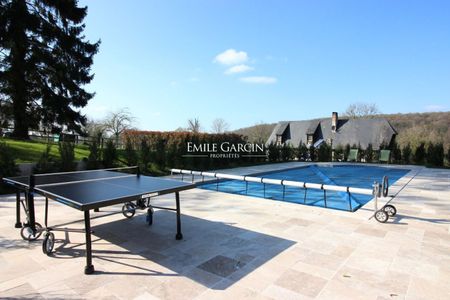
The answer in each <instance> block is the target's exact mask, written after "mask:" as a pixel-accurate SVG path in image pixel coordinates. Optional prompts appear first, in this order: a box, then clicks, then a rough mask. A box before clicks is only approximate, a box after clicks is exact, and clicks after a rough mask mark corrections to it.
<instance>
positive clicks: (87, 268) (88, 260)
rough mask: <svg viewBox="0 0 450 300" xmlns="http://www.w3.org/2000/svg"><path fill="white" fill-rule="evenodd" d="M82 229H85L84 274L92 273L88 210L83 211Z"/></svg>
mask: <svg viewBox="0 0 450 300" xmlns="http://www.w3.org/2000/svg"><path fill="white" fill-rule="evenodd" d="M84 230H85V231H86V266H85V267H84V274H92V273H94V265H93V264H92V242H91V218H90V216H89V210H86V211H85V212H84Z"/></svg>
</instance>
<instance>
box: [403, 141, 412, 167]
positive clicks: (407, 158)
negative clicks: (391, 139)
mask: <svg viewBox="0 0 450 300" xmlns="http://www.w3.org/2000/svg"><path fill="white" fill-rule="evenodd" d="M402 159H403V162H404V163H405V164H409V163H410V162H411V146H410V145H409V143H408V144H407V145H406V146H405V147H403V150H402Z"/></svg>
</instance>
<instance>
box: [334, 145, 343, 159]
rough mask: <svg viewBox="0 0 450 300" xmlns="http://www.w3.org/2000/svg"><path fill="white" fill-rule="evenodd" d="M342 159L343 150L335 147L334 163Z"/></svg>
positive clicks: (340, 146) (339, 146)
mask: <svg viewBox="0 0 450 300" xmlns="http://www.w3.org/2000/svg"><path fill="white" fill-rule="evenodd" d="M343 159H344V148H343V147H342V145H337V147H336V149H334V161H342V160H343Z"/></svg>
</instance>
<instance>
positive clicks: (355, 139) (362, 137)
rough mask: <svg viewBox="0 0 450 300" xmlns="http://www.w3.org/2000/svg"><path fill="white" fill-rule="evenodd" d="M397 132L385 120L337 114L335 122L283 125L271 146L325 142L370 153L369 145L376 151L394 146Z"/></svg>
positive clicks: (276, 130) (333, 114)
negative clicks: (358, 148) (392, 144)
mask: <svg viewBox="0 0 450 300" xmlns="http://www.w3.org/2000/svg"><path fill="white" fill-rule="evenodd" d="M396 134H397V132H396V131H395V129H394V128H393V127H392V125H391V124H390V123H389V122H388V121H387V120H386V119H384V118H342V119H339V117H338V113H337V112H333V113H332V115H331V118H324V119H315V120H307V121H282V122H279V123H278V124H277V125H276V126H275V128H274V130H273V131H272V133H271V135H270V137H269V139H268V140H267V144H270V143H275V144H277V145H285V144H286V145H290V146H292V147H298V146H299V145H300V144H301V143H303V144H305V145H306V146H307V147H314V148H317V147H320V145H321V144H322V143H324V142H326V143H328V144H329V145H331V146H332V148H333V149H335V148H336V147H337V146H338V145H341V146H343V147H345V146H346V145H347V144H349V145H350V146H353V145H359V146H360V147H361V148H362V149H366V148H367V146H368V145H369V144H371V145H372V148H373V149H375V150H376V149H379V148H380V145H390V144H391V143H392V142H393V141H394V139H395V136H396Z"/></svg>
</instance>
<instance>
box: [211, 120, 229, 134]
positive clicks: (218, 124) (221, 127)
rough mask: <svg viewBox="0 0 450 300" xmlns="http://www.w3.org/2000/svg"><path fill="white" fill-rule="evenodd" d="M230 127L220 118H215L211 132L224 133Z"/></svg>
mask: <svg viewBox="0 0 450 300" xmlns="http://www.w3.org/2000/svg"><path fill="white" fill-rule="evenodd" d="M229 127H230V125H229V124H228V123H227V122H226V121H225V120H224V119H222V118H217V119H215V120H214V121H213V123H212V126H211V131H212V132H213V133H224V132H226V131H228V129H229Z"/></svg>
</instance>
